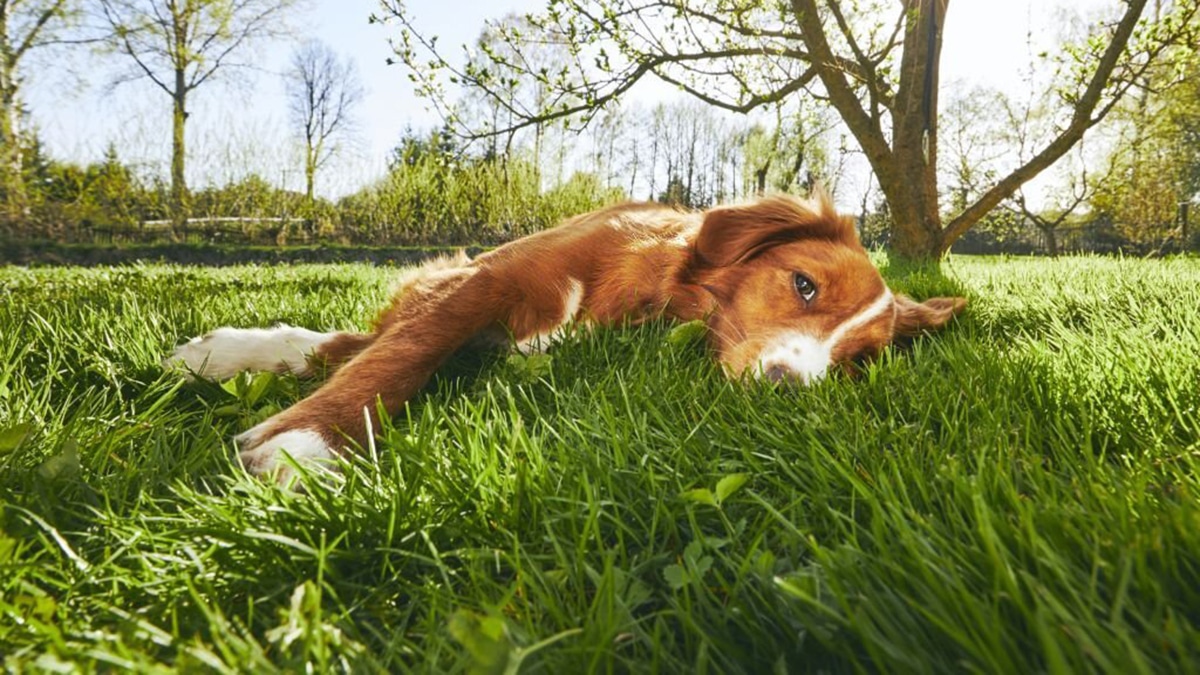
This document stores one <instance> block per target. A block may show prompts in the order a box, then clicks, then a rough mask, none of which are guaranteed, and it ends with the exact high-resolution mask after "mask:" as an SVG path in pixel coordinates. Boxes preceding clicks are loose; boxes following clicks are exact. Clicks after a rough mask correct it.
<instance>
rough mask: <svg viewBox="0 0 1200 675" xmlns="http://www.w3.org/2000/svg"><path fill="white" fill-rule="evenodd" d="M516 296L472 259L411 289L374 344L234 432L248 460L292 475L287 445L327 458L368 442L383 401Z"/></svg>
mask: <svg viewBox="0 0 1200 675" xmlns="http://www.w3.org/2000/svg"><path fill="white" fill-rule="evenodd" d="M509 296H510V294H509V293H508V292H507V291H506V287H505V285H504V284H501V283H498V282H497V280H495V279H494V278H492V277H491V276H490V275H489V274H488V273H487V272H485V271H482V270H479V269H477V268H473V267H469V268H461V269H458V270H453V271H452V272H449V273H443V274H440V275H439V276H438V278H437V279H434V280H432V281H430V282H429V283H427V284H425V285H424V286H423V287H422V288H420V289H416V290H413V291H410V292H409V293H406V294H405V296H404V297H402V298H401V299H400V300H399V301H398V302H397V304H396V305H395V306H394V307H393V309H392V310H391V312H390V315H389V316H388V317H387V319H388V320H387V321H386V322H385V323H384V326H385V327H384V328H383V329H382V331H381V332H380V334H379V335H378V337H377V338H376V339H375V341H374V343H372V344H371V346H370V347H368V348H366V349H365V350H363V351H362V352H361V353H359V354H358V355H357V356H356V357H354V358H353V359H352V360H350V361H349V362H347V363H346V364H345V365H343V366H342V367H341V368H339V369H338V370H337V372H336V373H335V374H334V376H333V377H332V378H331V379H330V380H329V381H328V382H326V383H325V385H324V386H322V387H321V388H320V389H318V390H317V391H316V392H314V393H313V394H312V395H311V396H309V397H308V398H306V399H304V400H302V401H300V402H299V403H297V404H295V405H294V406H292V407H291V408H288V409H287V410H284V411H283V412H281V413H279V414H277V415H275V416H274V417H272V418H270V419H268V420H267V421H265V422H263V423H262V424H259V425H258V426H256V427H254V428H252V429H250V430H249V431H246V432H245V433H242V434H240V435H239V436H238V437H237V438H236V439H235V440H236V441H237V444H238V447H239V450H240V451H241V452H240V458H241V461H242V464H243V466H245V467H246V469H247V470H249V471H250V472H251V473H254V474H271V475H274V476H275V478H276V479H277V480H278V481H280V482H281V483H286V482H288V481H289V480H290V478H291V476H292V474H293V473H294V471H293V470H292V468H291V467H290V466H288V464H287V463H286V462H285V461H284V459H283V456H282V454H281V453H283V452H286V453H287V454H288V455H290V456H291V457H292V458H293V460H295V461H296V462H299V463H308V464H320V463H322V462H327V461H328V460H330V459H332V458H333V457H334V456H335V454H336V453H337V452H338V451H339V449H340V448H342V447H343V446H344V444H345V442H346V439H350V440H352V441H354V442H357V443H359V444H364V443H365V442H366V441H367V436H368V434H369V427H368V420H369V421H370V425H371V427H370V428H376V429H377V428H378V423H379V416H378V409H379V403H382V404H383V408H384V409H385V410H386V412H387V414H388V415H394V414H396V413H397V412H398V411H399V410H400V409H401V408H402V407H403V406H404V404H405V402H407V401H408V400H409V399H410V398H412V397H413V395H415V394H416V393H417V391H418V390H420V388H421V387H422V386H424V384H425V383H426V382H427V381H428V380H429V378H430V376H432V375H433V373H434V371H435V370H437V368H438V367H439V366H440V365H441V364H442V363H443V362H444V361H445V360H446V358H447V357H449V356H450V355H451V354H453V353H454V352H455V351H457V350H458V349H459V348H460V347H462V346H463V345H464V344H465V343H467V342H468V341H469V340H470V339H471V338H472V337H474V336H476V335H477V334H479V333H480V332H482V331H484V330H487V329H489V328H493V327H495V326H496V325H497V324H500V323H502V322H503V321H504V319H505V315H506V312H507V311H508V309H509V307H510V305H511V298H510V297H509Z"/></svg>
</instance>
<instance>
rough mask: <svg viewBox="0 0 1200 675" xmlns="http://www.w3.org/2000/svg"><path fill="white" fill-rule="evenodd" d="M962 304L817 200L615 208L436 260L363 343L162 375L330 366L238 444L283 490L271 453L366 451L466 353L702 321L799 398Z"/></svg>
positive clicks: (317, 343) (249, 335) (338, 337)
mask: <svg viewBox="0 0 1200 675" xmlns="http://www.w3.org/2000/svg"><path fill="white" fill-rule="evenodd" d="M965 305H966V300H965V299H963V298H933V299H930V300H926V301H925V302H915V301H913V300H911V299H909V298H907V297H905V296H903V295H900V294H894V293H892V292H891V291H890V290H889V289H888V287H887V285H886V284H885V283H884V281H883V278H882V277H881V276H880V274H879V271H878V270H876V269H875V267H874V266H873V265H872V264H871V262H870V260H869V259H868V258H867V254H866V251H864V250H863V247H862V245H861V244H860V243H859V241H858V236H857V234H856V232H855V230H854V225H853V222H852V221H851V220H850V219H849V218H844V217H841V216H839V215H838V214H837V213H836V211H835V210H834V207H833V205H832V203H831V202H830V201H829V199H828V198H827V197H826V196H824V195H818V196H817V197H816V198H815V199H813V200H811V201H804V200H799V199H796V198H793V197H789V196H785V195H775V196H769V197H763V198H760V199H758V200H757V201H753V202H750V203H747V204H740V205H731V206H719V207H716V208H712V209H709V210H707V211H703V212H697V213H685V212H681V211H679V210H676V209H673V208H669V207H665V206H661V205H658V204H647V203H640V204H623V205H619V206H613V207H609V208H605V209H601V210H599V211H594V212H592V213H588V214H584V215H581V216H578V217H575V218H572V219H570V220H568V221H566V222H565V223H563V224H562V225H559V226H558V227H555V228H553V229H550V230H546V231H543V232H539V233H537V234H533V235H530V236H528V237H524V238H522V239H519V240H517V241H514V242H511V243H509V244H506V245H504V246H501V247H500V248H497V249H495V250H493V251H490V252H488V253H485V254H483V255H480V256H479V257H477V258H475V259H474V260H471V259H468V258H467V257H466V256H465V255H459V256H456V257H450V258H442V259H438V260H434V261H432V262H429V263H427V264H425V265H424V266H421V267H419V268H416V269H414V270H412V271H410V272H408V273H407V274H405V275H404V277H403V278H402V279H401V281H400V284H399V287H398V289H397V291H396V293H395V295H394V296H393V298H392V302H391V305H390V306H389V307H388V308H386V309H385V310H384V311H383V312H382V313H381V314H380V316H379V317H378V319H377V320H376V323H375V327H374V330H373V331H372V332H370V333H365V334H358V333H319V332H314V331H311V330H307V329H303V328H294V327H291V326H276V327H274V328H267V329H254V328H251V329H243V328H219V329H217V330H215V331H213V332H211V333H209V334H208V335H205V336H203V337H199V338H195V339H193V340H192V341H190V342H188V343H186V344H183V345H181V346H180V347H179V348H177V349H176V350H175V352H174V353H173V354H172V355H171V356H170V357H168V358H167V360H166V361H165V365H166V366H167V367H169V368H176V369H182V370H186V371H187V372H189V373H191V374H194V375H196V376H201V377H207V378H213V379H224V378H227V377H230V376H232V375H234V374H236V373H238V372H239V371H243V370H257V371H275V372H288V373H294V374H296V375H301V376H305V375H312V374H314V373H316V372H319V371H321V370H325V369H328V370H331V371H332V376H331V377H330V378H329V380H328V381H327V382H326V383H325V384H324V385H323V386H321V387H320V388H319V389H318V390H317V391H315V392H314V393H313V394H312V395H310V396H309V397H308V398H305V399H304V400H302V401H300V402H299V403H296V404H295V405H293V406H292V407H291V408H288V409H287V410H284V411H283V412H280V413H279V414H277V415H275V416H274V417H271V418H270V419H268V420H266V421H265V422H263V423H262V424H259V425H258V426H255V427H254V428H252V429H250V430H248V431H246V432H244V433H242V434H240V435H238V436H237V437H236V439H235V440H236V442H237V445H238V448H239V450H240V458H241V461H242V464H243V465H244V466H245V467H246V469H247V470H249V471H250V472H251V473H255V474H265V475H271V476H274V477H275V479H276V480H279V481H281V482H287V481H289V480H290V479H291V478H292V476H293V474H294V473H295V472H294V470H293V469H292V467H291V466H290V465H289V463H287V462H286V461H284V458H283V455H282V453H285V452H286V453H287V454H288V455H290V456H291V457H292V458H293V460H294V461H295V462H297V463H303V464H319V463H321V462H324V461H328V460H330V459H332V458H333V457H334V456H335V454H337V453H339V452H341V449H342V448H343V447H344V446H345V444H346V441H347V439H348V440H351V441H354V442H356V443H358V444H360V445H361V444H363V443H364V442H365V441H366V440H367V438H366V437H367V435H368V434H369V433H370V429H373V428H378V422H379V420H378V417H377V416H378V414H379V405H378V404H379V403H380V402H381V403H382V407H383V409H385V410H386V411H387V414H389V415H394V414H396V413H397V412H398V411H399V410H400V409H401V408H402V407H403V406H404V404H405V402H406V401H408V400H409V399H410V398H412V397H413V396H414V395H415V394H416V393H417V391H418V390H419V389H420V388H421V387H422V386H423V385H424V384H425V383H426V382H427V381H428V380H429V378H430V377H431V376H432V375H433V373H434V371H436V370H437V369H438V367H439V366H440V365H441V364H442V363H443V362H444V361H445V360H446V359H447V358H448V357H450V356H451V355H452V354H454V353H455V352H456V351H458V350H460V349H463V348H487V347H493V348H494V347H502V346H505V345H512V344H515V346H516V348H517V349H519V350H521V351H525V352H528V351H534V350H538V349H541V348H543V347H545V346H546V345H547V344H549V343H550V342H552V341H553V340H554V338H555V336H556V334H558V333H559V332H560V331H562V330H563V329H564V327H565V326H566V325H567V324H569V323H570V322H579V323H583V324H593V325H598V326H608V325H613V324H622V323H625V322H634V323H636V322H639V321H642V320H645V319H649V318H654V317H666V318H668V319H670V320H675V321H692V320H702V321H704V322H705V324H706V325H707V327H708V335H709V343H710V346H711V351H712V353H713V355H714V356H715V357H716V359H717V360H718V361H719V362H720V363H721V365H722V367H723V368H724V370H725V372H726V373H728V374H729V375H730V376H733V377H739V376H742V375H750V376H753V377H761V378H767V379H770V380H777V381H778V380H788V381H796V382H799V383H804V384H807V383H811V382H814V381H816V380H819V379H821V378H822V377H824V376H825V375H826V374H827V373H828V372H829V371H830V370H831V369H835V368H846V367H850V366H852V364H855V363H857V362H862V361H865V360H869V359H871V358H873V357H875V356H876V355H877V354H878V353H879V352H880V351H881V350H882V349H883V348H884V347H885V346H886V345H888V344H889V343H890V342H891V341H892V340H893V339H894V338H896V337H898V336H912V335H915V334H917V333H919V332H922V331H925V330H930V329H936V328H939V327H941V326H942V325H944V324H945V323H946V322H947V321H949V320H950V319H951V318H952V317H953V316H954V315H955V314H957V313H958V312H960V311H961V310H962V309H963V307H964V306H965ZM319 366H324V368H321V367H319Z"/></svg>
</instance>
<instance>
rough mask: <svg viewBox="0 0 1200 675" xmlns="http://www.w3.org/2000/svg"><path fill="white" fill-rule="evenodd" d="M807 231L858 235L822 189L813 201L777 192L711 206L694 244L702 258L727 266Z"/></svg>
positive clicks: (831, 236)
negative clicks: (740, 202) (838, 212)
mask: <svg viewBox="0 0 1200 675" xmlns="http://www.w3.org/2000/svg"><path fill="white" fill-rule="evenodd" d="M806 236H813V237H824V238H828V239H836V238H840V237H845V236H850V237H855V236H856V235H855V233H854V226H853V224H852V223H850V221H849V219H844V218H842V217H841V216H839V215H838V214H837V211H835V210H834V207H833V202H832V201H830V199H829V197H828V196H826V195H825V194H824V193H817V194H816V195H815V199H814V200H813V201H801V200H799V199H796V198H795V197H789V196H787V195H772V196H770V197H763V198H761V199H759V200H758V201H755V202H751V203H749V204H739V205H735V206H718V207H716V208H714V209H709V210H708V211H707V212H705V214H704V224H703V225H701V226H700V233H699V234H698V235H697V237H696V249H695V250H696V254H697V256H698V257H699V258H700V261H701V262H703V263H705V264H707V265H710V266H712V267H725V266H727V265H732V264H734V263H736V262H739V261H741V260H744V259H745V258H747V257H749V256H751V255H753V254H754V253H756V252H758V251H759V250H761V249H763V248H764V247H767V246H770V245H773V244H777V243H779V242H782V241H790V240H793V239H799V238H801V237H806Z"/></svg>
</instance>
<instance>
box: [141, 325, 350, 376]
mask: <svg viewBox="0 0 1200 675" xmlns="http://www.w3.org/2000/svg"><path fill="white" fill-rule="evenodd" d="M333 337H334V334H333V333H318V332H316V331H311V330H308V329H305V328H294V327H292V326H288V325H284V324H280V325H278V326H275V327H274V328H218V329H217V330H214V331H213V332H211V333H209V334H208V335H205V336H204V337H198V338H193V339H192V340H191V341H189V342H187V343H184V344H182V345H179V347H177V348H176V349H175V351H174V352H173V353H172V354H171V355H170V356H168V357H167V358H166V359H164V360H163V364H162V365H163V368H164V369H166V370H174V371H181V372H185V373H187V374H188V376H189V377H190V376H193V375H195V376H200V377H205V378H208V379H211V380H224V379H228V378H230V377H233V376H234V375H237V374H238V373H239V372H241V371H243V370H251V371H273V372H276V373H295V374H297V375H306V374H308V373H309V372H310V370H311V366H310V365H309V357H310V356H311V355H312V354H313V352H315V351H316V350H317V349H318V348H319V347H320V346H321V345H323V344H325V343H326V342H328V341H329V340H331V339H333Z"/></svg>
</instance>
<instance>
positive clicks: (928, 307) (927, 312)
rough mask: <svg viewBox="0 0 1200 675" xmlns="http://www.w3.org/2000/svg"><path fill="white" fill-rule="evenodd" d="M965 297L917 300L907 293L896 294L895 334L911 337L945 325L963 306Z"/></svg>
mask: <svg viewBox="0 0 1200 675" xmlns="http://www.w3.org/2000/svg"><path fill="white" fill-rule="evenodd" d="M966 306H967V299H966V298H930V299H928V300H926V301H925V302H917V301H916V300H913V299H912V298H910V297H908V296H907V295H901V294H899V293H897V294H896V335H897V336H899V337H913V336H915V335H919V334H921V333H923V332H925V331H930V330H937V329H938V328H941V327H942V326H944V325H946V323H947V322H948V321H950V319H952V318H954V316H955V315H957V314H958V313H959V312H961V311H963V308H964V307H966Z"/></svg>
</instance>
